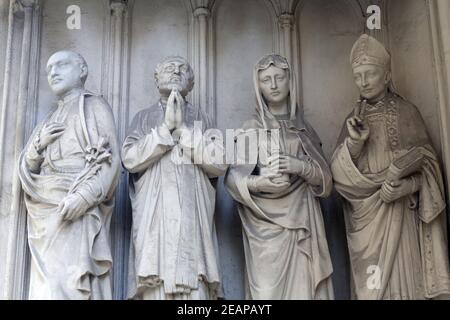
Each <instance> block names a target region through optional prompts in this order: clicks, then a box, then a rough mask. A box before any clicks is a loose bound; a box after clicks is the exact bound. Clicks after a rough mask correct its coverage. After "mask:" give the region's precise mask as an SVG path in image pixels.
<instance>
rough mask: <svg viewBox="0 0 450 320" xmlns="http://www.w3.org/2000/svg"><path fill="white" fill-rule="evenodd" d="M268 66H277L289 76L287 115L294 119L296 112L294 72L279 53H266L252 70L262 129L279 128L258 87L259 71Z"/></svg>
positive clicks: (257, 109) (257, 110)
mask: <svg viewBox="0 0 450 320" xmlns="http://www.w3.org/2000/svg"><path fill="white" fill-rule="evenodd" d="M270 66H275V67H277V68H280V69H283V70H286V71H287V73H288V76H289V99H290V100H289V106H288V107H289V112H290V114H289V117H290V120H295V119H296V113H297V85H296V81H295V74H294V72H293V71H292V69H291V66H290V65H289V62H288V61H287V59H286V58H284V57H282V56H280V55H279V54H275V53H272V54H268V55H266V56H264V57H262V58H261V59H260V60H259V61H258V62H257V63H256V65H255V67H254V70H253V83H254V86H255V93H256V103H257V106H256V112H257V115H258V116H259V117H260V118H261V121H262V124H263V126H264V129H276V128H279V125H278V122H277V121H276V119H275V116H274V115H273V114H272V113H271V112H270V110H269V107H268V106H267V103H266V100H265V98H264V97H263V95H262V93H261V90H260V88H259V72H260V71H263V70H266V69H267V68H269V67H270Z"/></svg>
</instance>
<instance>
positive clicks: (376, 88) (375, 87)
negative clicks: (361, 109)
mask: <svg viewBox="0 0 450 320" xmlns="http://www.w3.org/2000/svg"><path fill="white" fill-rule="evenodd" d="M353 77H354V79H355V83H356V85H357V86H358V88H359V92H360V94H361V97H363V98H364V99H367V100H369V101H370V100H375V101H376V100H379V99H381V98H382V97H383V96H384V95H385V93H386V90H387V87H388V85H389V81H391V73H390V72H389V71H386V70H385V69H384V68H382V67H379V66H376V65H360V66H358V67H356V68H354V69H353Z"/></svg>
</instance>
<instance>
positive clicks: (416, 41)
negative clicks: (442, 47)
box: [387, 0, 442, 154]
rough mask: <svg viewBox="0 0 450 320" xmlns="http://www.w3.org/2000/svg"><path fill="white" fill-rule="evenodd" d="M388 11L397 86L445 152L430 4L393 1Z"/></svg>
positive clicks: (439, 148)
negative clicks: (441, 134)
mask: <svg viewBox="0 0 450 320" xmlns="http://www.w3.org/2000/svg"><path fill="white" fill-rule="evenodd" d="M387 10H388V24H389V35H390V47H391V54H392V75H393V80H394V83H395V86H396V88H397V90H398V92H399V93H400V94H401V95H404V96H405V98H407V99H408V100H409V101H411V102H412V103H414V104H415V105H416V106H417V108H418V109H419V110H420V112H421V114H422V117H423V118H424V121H425V124H426V126H427V130H428V133H429V134H430V136H431V139H432V141H433V145H434V147H435V148H436V151H437V152H438V153H439V154H441V150H442V146H441V137H440V121H439V101H438V98H437V97H438V90H437V86H436V77H435V69H434V66H433V63H434V61H433V59H434V57H433V52H432V48H433V45H432V43H431V36H430V35H431V30H430V24H429V16H428V15H429V13H428V7H427V3H426V1H425V0H418V1H404V0H395V1H392V0H390V1H388V6H387Z"/></svg>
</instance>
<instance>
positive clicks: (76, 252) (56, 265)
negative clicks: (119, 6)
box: [19, 51, 120, 300]
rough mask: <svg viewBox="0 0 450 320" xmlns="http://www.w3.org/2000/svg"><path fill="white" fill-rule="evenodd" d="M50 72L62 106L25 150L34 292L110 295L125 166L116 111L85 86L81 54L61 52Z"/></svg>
mask: <svg viewBox="0 0 450 320" xmlns="http://www.w3.org/2000/svg"><path fill="white" fill-rule="evenodd" d="M47 75H48V82H49V85H50V88H51V90H52V91H53V92H54V94H55V95H56V96H57V97H58V106H57V108H56V110H54V111H53V112H52V113H50V114H49V116H48V117H47V118H46V119H45V120H44V121H43V122H42V123H41V124H40V125H38V126H37V127H36V129H35V130H34V132H33V133H32V135H31V137H30V139H29V141H28V143H27V145H26V147H25V149H24V151H23V152H22V154H21V156H20V170H19V175H20V180H21V182H22V187H23V190H24V192H25V204H26V208H27V211H28V219H27V220H28V244H29V248H30V252H31V274H30V288H29V299H33V300H34V299H37V300H50V299H52V300H65V299H73V300H87V299H92V300H94V299H95V300H104V299H112V292H111V269H112V257H111V249H110V242H109V241H110V235H109V230H110V221H111V215H112V211H113V206H114V191H115V187H116V183H117V180H118V174H119V169H120V157H119V149H118V143H117V139H116V134H115V123H114V118H113V113H112V110H111V108H110V106H109V105H108V103H107V102H106V101H105V100H104V99H103V98H101V97H100V96H97V95H95V94H92V93H90V92H88V91H86V90H85V89H84V83H85V81H86V78H87V76H88V66H87V64H86V61H85V60H84V58H83V57H82V56H81V55H79V54H77V53H74V52H71V51H61V52H57V53H55V54H54V55H52V56H51V57H50V59H49V60H48V63H47Z"/></svg>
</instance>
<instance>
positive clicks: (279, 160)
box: [268, 154, 305, 175]
mask: <svg viewBox="0 0 450 320" xmlns="http://www.w3.org/2000/svg"><path fill="white" fill-rule="evenodd" d="M268 161H269V166H270V169H271V171H272V172H276V173H282V174H285V173H288V174H295V175H298V174H300V173H301V172H303V168H304V165H305V164H304V163H303V161H302V160H300V159H298V158H296V157H292V156H289V155H284V154H276V155H273V156H271V157H269V159H268Z"/></svg>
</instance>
